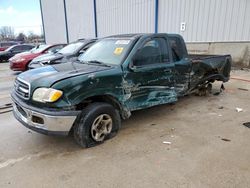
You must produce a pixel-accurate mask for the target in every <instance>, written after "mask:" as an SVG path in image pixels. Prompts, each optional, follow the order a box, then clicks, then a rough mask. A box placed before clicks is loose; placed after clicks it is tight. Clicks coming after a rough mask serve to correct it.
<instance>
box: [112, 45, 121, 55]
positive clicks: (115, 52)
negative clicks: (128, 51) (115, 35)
mask: <svg viewBox="0 0 250 188" xmlns="http://www.w3.org/2000/svg"><path fill="white" fill-rule="evenodd" d="M122 51H123V48H122V47H120V48H115V50H114V54H115V55H120V54H121V53H122Z"/></svg>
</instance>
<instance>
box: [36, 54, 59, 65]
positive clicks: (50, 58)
mask: <svg viewBox="0 0 250 188" xmlns="http://www.w3.org/2000/svg"><path fill="white" fill-rule="evenodd" d="M61 58H63V55H62V54H59V53H55V54H52V53H50V54H43V55H40V56H38V57H36V58H35V59H33V61H32V63H40V62H48V61H54V60H58V59H61Z"/></svg>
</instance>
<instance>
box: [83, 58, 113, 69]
mask: <svg viewBox="0 0 250 188" xmlns="http://www.w3.org/2000/svg"><path fill="white" fill-rule="evenodd" d="M86 63H87V64H97V65H102V66H105V67H110V65H107V64H106V63H103V62H101V61H97V60H92V61H87V62H86Z"/></svg>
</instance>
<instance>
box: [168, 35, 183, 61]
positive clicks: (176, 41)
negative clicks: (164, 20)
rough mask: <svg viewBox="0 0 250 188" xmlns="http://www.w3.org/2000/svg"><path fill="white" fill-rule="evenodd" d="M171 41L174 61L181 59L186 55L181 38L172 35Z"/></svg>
mask: <svg viewBox="0 0 250 188" xmlns="http://www.w3.org/2000/svg"><path fill="white" fill-rule="evenodd" d="M169 42H170V47H171V51H172V56H173V61H174V62H177V61H180V60H181V59H182V58H183V57H184V49H183V44H182V41H181V39H180V38H179V37H177V36H170V37H169Z"/></svg>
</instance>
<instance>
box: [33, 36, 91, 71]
mask: <svg viewBox="0 0 250 188" xmlns="http://www.w3.org/2000/svg"><path fill="white" fill-rule="evenodd" d="M95 41H96V39H81V40H78V41H76V42H73V43H71V44H68V45H67V46H65V47H64V48H62V49H61V50H59V51H58V52H57V53H54V54H46V55H41V56H39V57H37V58H34V59H33V60H32V61H31V62H30V64H29V69H34V68H38V67H42V66H45V65H52V64H58V63H66V62H68V61H74V60H76V59H77V57H78V56H79V55H81V54H82V53H84V52H85V51H86V50H87V49H88V48H89V47H90V46H92V44H94V43H95Z"/></svg>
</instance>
